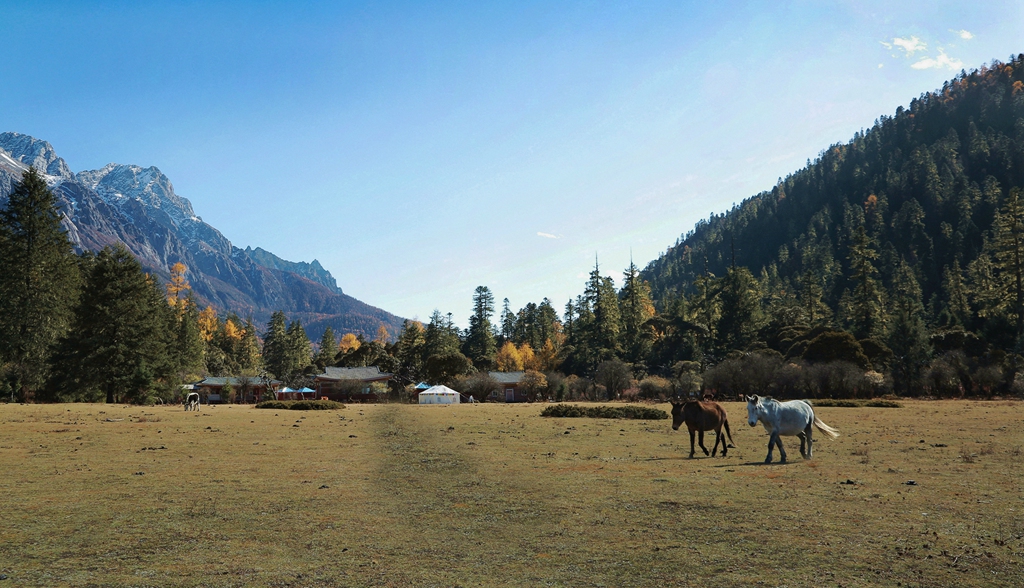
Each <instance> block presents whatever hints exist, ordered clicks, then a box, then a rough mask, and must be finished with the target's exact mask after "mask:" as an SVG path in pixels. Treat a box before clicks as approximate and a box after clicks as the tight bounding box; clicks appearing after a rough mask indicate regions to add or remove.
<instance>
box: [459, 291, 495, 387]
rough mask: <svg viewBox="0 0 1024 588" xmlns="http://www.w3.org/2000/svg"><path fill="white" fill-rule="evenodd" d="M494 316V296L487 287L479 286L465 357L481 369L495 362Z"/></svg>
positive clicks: (475, 295)
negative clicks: (492, 321) (492, 322)
mask: <svg viewBox="0 0 1024 588" xmlns="http://www.w3.org/2000/svg"><path fill="white" fill-rule="evenodd" d="M493 314H494V294H492V293H491V290H490V289H489V288H488V287H487V286H477V288H476V290H475V291H474V292H473V314H472V315H470V317H469V331H468V332H467V334H466V345H465V355H466V356H467V357H469V358H470V359H471V360H473V364H474V365H476V366H477V367H478V368H480V369H487V368H488V367H489V366H490V365H491V364H492V363H493V362H494V352H495V351H496V346H495V342H494V327H493V326H492V325H491V316H492V315H493Z"/></svg>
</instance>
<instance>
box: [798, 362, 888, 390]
mask: <svg viewBox="0 0 1024 588" xmlns="http://www.w3.org/2000/svg"><path fill="white" fill-rule="evenodd" d="M806 373H807V381H808V383H809V390H808V392H809V393H810V395H811V396H812V397H814V398H861V397H870V396H871V394H872V390H873V387H872V383H871V380H869V379H868V378H867V376H865V375H864V370H862V369H861V368H859V367H858V366H857V365H855V364H852V363H850V362H846V361H832V362H829V363H819V364H813V365H811V366H809V367H808V368H807V371H806Z"/></svg>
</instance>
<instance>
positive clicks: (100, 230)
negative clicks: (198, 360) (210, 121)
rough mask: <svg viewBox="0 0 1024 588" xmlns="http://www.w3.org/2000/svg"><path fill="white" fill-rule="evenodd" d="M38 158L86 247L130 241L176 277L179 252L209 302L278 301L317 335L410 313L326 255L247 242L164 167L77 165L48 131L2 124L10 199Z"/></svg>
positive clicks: (152, 266) (392, 327)
mask: <svg viewBox="0 0 1024 588" xmlns="http://www.w3.org/2000/svg"><path fill="white" fill-rule="evenodd" d="M29 166H35V168H36V169H37V170H39V171H40V172H43V173H44V174H45V176H46V181H47V184H49V185H50V187H51V189H52V190H53V191H54V194H55V195H56V196H57V197H58V199H59V200H60V203H61V211H62V213H63V214H64V222H63V224H64V227H65V229H66V230H67V232H68V236H69V237H70V239H71V241H72V242H73V243H74V244H75V246H76V247H77V248H79V249H80V250H93V251H96V250H99V249H102V248H103V247H105V246H107V245H110V244H112V243H115V242H118V241H119V242H122V243H124V244H125V246H127V247H128V249H129V250H131V252H132V253H133V254H135V256H136V257H137V258H138V259H139V261H140V262H141V263H142V264H143V266H144V267H145V268H146V270H147V271H149V272H151V273H153V274H155V275H157V276H159V277H160V278H161V279H163V280H166V279H168V277H169V275H170V268H171V266H173V265H174V264H175V263H177V262H181V263H184V264H185V265H186V266H187V267H188V273H187V275H186V277H187V278H188V280H189V282H190V283H191V284H192V289H193V291H194V292H195V294H196V296H197V298H199V300H200V302H201V303H202V304H204V305H205V304H212V305H213V306H214V307H215V308H217V309H218V310H219V311H221V312H236V313H238V314H239V315H241V316H243V317H244V316H250V315H251V316H252V317H253V318H254V319H255V320H256V321H257V322H265V321H266V320H268V319H269V317H270V314H271V313H272V312H273V311H275V310H283V311H284V312H285V313H286V314H288V316H289V318H291V319H296V318H298V319H300V320H302V323H303V324H304V325H309V326H311V328H309V329H308V331H309V334H310V338H312V339H314V340H315V339H316V338H318V337H319V336H320V334H321V333H322V332H323V329H324V328H326V327H327V326H328V325H330V326H331V327H332V328H333V329H334V330H335V332H336V333H338V332H340V333H344V332H355V333H363V334H365V335H367V336H369V337H372V336H374V335H375V334H376V332H377V329H378V327H379V326H380V325H382V324H383V325H384V326H385V327H387V329H388V330H389V331H390V332H391V333H392V335H394V334H397V333H398V330H399V329H400V328H401V322H402V320H401V319H400V318H398V317H396V316H394V315H392V314H390V313H388V312H386V311H383V310H381V309H379V308H374V307H372V306H369V305H367V304H365V303H363V302H360V301H359V300H356V299H355V298H352V297H351V296H347V295H345V294H344V293H343V292H342V291H341V289H340V288H339V287H338V285H337V282H336V281H335V278H334V276H332V275H331V273H330V272H328V271H327V270H326V269H324V268H323V266H321V265H320V263H319V262H318V261H316V260H313V261H312V262H311V263H306V262H292V261H287V260H284V259H281V258H279V257H277V256H276V255H274V254H272V253H270V252H268V251H265V250H263V249H261V248H259V247H257V248H255V249H253V248H249V247H247V248H246V249H240V248H238V247H235V246H234V245H232V244H231V242H230V241H228V239H227V238H226V237H224V235H222V234H221V233H220V231H218V230H217V229H215V228H214V227H212V226H210V225H208V224H206V223H205V222H203V219H202V218H200V217H199V216H198V215H196V214H195V212H194V211H193V210H192V203H191V202H189V201H188V199H187V198H183V197H181V196H179V195H177V194H175V192H174V186H173V185H172V184H171V182H170V180H169V179H168V178H167V176H165V175H164V174H163V173H161V172H160V170H159V169H157V168H156V167H148V168H142V167H139V166H137V165H120V164H115V163H111V164H108V165H106V166H104V167H103V168H102V169H98V170H91V171H82V172H79V173H77V174H75V173H72V172H71V169H70V168H69V167H68V165H67V163H66V162H65V161H64V160H63V159H61V158H60V157H58V156H57V154H56V152H55V151H54V149H53V147H52V146H51V145H50V144H49V143H48V142H46V141H42V140H39V139H36V138H34V137H30V136H28V135H22V134H19V133H2V134H0V206H4V205H6V200H7V195H8V194H10V191H11V189H12V187H13V185H14V184H16V183H17V182H18V181H19V180H20V178H21V175H22V173H24V172H25V170H27V169H28V167H29Z"/></svg>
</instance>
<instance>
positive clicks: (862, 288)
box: [849, 224, 885, 339]
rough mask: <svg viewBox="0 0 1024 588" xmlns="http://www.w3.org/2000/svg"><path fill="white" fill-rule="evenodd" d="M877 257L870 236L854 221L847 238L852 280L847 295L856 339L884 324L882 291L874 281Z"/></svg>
mask: <svg viewBox="0 0 1024 588" xmlns="http://www.w3.org/2000/svg"><path fill="white" fill-rule="evenodd" d="M877 258H878V252H877V251H876V250H875V244H874V242H873V240H872V239H871V238H870V237H869V236H868V234H867V232H866V231H865V229H864V225H863V224H860V225H857V227H856V229H854V233H853V235H852V237H851V240H850V252H849V260H850V279H851V280H852V281H853V283H854V288H853V292H852V293H851V296H850V305H851V308H850V311H849V312H850V316H849V321H850V329H851V331H852V332H853V334H854V335H856V336H857V337H858V338H860V339H866V338H868V337H872V336H876V335H879V334H881V333H882V332H883V329H884V327H885V318H884V302H883V296H884V291H883V289H882V287H881V285H880V284H879V283H878V279H877V275H878V270H877V269H875V266H874V263H873V261H874V260H875V259H877Z"/></svg>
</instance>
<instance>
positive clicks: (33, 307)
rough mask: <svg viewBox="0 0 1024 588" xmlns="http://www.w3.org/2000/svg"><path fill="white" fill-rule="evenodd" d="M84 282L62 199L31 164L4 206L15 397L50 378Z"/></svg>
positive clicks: (5, 326)
mask: <svg viewBox="0 0 1024 588" xmlns="http://www.w3.org/2000/svg"><path fill="white" fill-rule="evenodd" d="M80 284H81V275H80V273H79V270H78V266H77V264H76V260H75V256H74V253H73V251H72V246H71V242H70V241H69V240H68V237H67V234H65V232H64V231H63V229H62V228H61V225H60V214H59V212H58V210H57V199H56V197H55V196H54V195H53V193H52V192H50V190H49V189H48V188H47V187H46V182H45V181H44V180H43V178H42V176H41V175H39V173H38V172H37V171H36V170H35V168H29V169H28V171H26V172H25V173H24V175H23V176H22V178H21V182H19V183H18V184H17V185H15V186H14V190H13V191H12V192H11V194H10V196H9V198H8V201H7V207H6V208H4V209H3V210H0V370H2V372H6V373H5V374H4V373H0V375H3V376H4V377H5V379H6V380H7V385H8V386H10V388H11V390H12V395H13V393H14V392H16V393H17V394H18V395H20V396H21V398H22V399H25V398H27V397H28V396H30V395H31V394H33V393H34V392H35V391H36V390H38V389H39V388H40V387H41V386H42V385H43V383H44V382H45V381H46V378H47V373H48V370H49V355H50V350H51V348H52V346H53V345H54V343H56V342H57V341H58V340H59V339H60V337H62V336H63V335H64V334H65V333H66V332H67V329H68V326H69V324H70V322H71V320H72V309H73V307H74V304H75V302H76V300H77V298H78V295H79V291H80Z"/></svg>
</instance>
